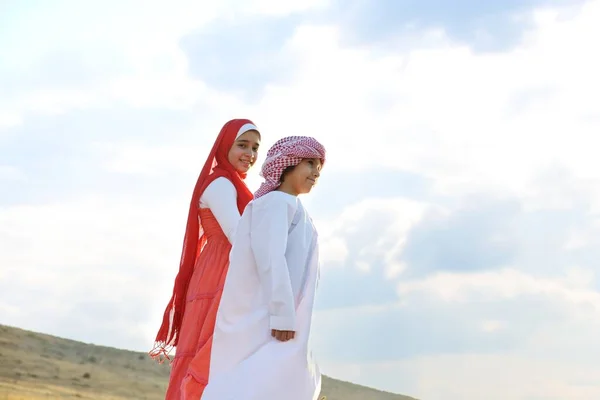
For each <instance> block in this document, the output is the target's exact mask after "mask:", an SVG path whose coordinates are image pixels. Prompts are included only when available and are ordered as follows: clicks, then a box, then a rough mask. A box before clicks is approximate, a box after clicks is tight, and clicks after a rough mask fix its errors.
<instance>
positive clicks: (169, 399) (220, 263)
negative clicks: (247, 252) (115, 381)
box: [150, 119, 260, 400]
mask: <svg viewBox="0 0 600 400" xmlns="http://www.w3.org/2000/svg"><path fill="white" fill-rule="evenodd" d="M259 145H260V133H259V132H258V129H257V128H256V126H255V125H254V123H252V121H250V120H248V119H234V120H231V121H229V122H227V123H226V124H225V125H224V126H223V128H222V129H221V132H220V133H219V136H218V137H217V139H216V141H215V143H214V145H213V148H212V150H211V152H210V154H209V156H208V158H207V160H206V163H205V164H204V167H203V168H202V172H201V173H200V176H199V178H198V181H197V183H196V186H195V188H194V193H193V196H192V201H191V205H190V210H189V214H188V222H187V227H186V232H185V238H184V243H183V251H182V256H181V262H180V266H179V273H178V274H177V277H176V279H175V286H174V290H173V296H172V297H171V300H170V301H169V304H168V306H167V309H166V310H165V313H164V317H163V322H162V326H161V327H160V330H159V332H158V335H157V336H156V343H155V347H154V349H153V350H152V351H151V352H150V355H151V356H152V358H154V359H158V360H159V361H160V360H161V356H165V357H166V358H168V359H169V360H170V358H169V356H168V353H169V351H170V350H171V349H172V348H173V347H177V351H176V355H175V358H174V360H173V361H172V369H171V376H170V381H169V386H168V388H167V394H166V400H180V399H189V398H192V399H199V398H200V396H201V395H202V390H203V388H204V386H205V385H206V382H207V379H208V367H209V359H210V354H211V348H212V334H213V331H214V325H215V317H216V313H217V307H218V304H219V300H220V296H221V291H222V288H223V284H224V281H225V276H226V273H227V268H228V265H229V261H228V260H229V251H230V250H231V242H232V238H233V235H234V233H235V230H236V228H237V224H238V222H239V219H240V215H241V213H242V212H243V211H244V209H245V207H246V205H247V204H248V202H250V200H252V197H253V196H252V192H250V190H249V189H248V187H247V186H246V184H245V183H244V178H245V177H246V173H247V172H248V170H249V169H250V167H252V165H253V164H254V162H255V161H256V156H257V151H258V147H259Z"/></svg>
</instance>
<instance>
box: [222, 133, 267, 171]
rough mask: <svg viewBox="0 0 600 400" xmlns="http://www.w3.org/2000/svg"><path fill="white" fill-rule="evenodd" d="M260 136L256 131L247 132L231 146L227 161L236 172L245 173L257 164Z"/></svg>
mask: <svg viewBox="0 0 600 400" xmlns="http://www.w3.org/2000/svg"><path fill="white" fill-rule="evenodd" d="M259 146H260V135H259V134H258V132H256V131H247V132H244V133H243V134H241V135H240V136H239V137H238V138H237V139H236V140H235V142H234V143H233V146H231V149H230V150H229V154H228V155H227V159H228V160H229V162H230V163H231V165H233V168H235V170H236V171H238V172H241V173H245V172H248V170H249V169H250V167H252V166H253V165H254V163H255V162H256V156H257V154H258V147H259Z"/></svg>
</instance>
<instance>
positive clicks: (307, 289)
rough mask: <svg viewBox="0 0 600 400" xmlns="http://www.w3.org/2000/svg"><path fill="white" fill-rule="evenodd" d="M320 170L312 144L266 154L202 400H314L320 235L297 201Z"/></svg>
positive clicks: (288, 144) (290, 140)
mask: <svg viewBox="0 0 600 400" xmlns="http://www.w3.org/2000/svg"><path fill="white" fill-rule="evenodd" d="M324 162H325V149H324V148H323V146H322V145H321V144H320V143H319V142H317V141H316V140H315V139H313V138H310V137H305V136H292V137H287V138H284V139H281V140H279V141H278V142H277V143H275V145H273V147H272V148H271V149H270V150H269V152H268V153H267V159H266V160H265V163H264V165H263V167H262V172H261V175H262V176H263V177H264V178H265V182H264V183H263V184H262V185H261V187H260V188H259V189H258V191H257V192H256V193H255V198H254V200H253V201H252V202H251V203H250V204H249V205H248V207H246V210H245V211H244V213H243V214H242V218H241V220H240V223H239V225H238V230H237V233H236V236H235V240H234V242H233V247H232V250H231V254H230V265H231V267H230V268H229V272H228V275H227V278H226V280H225V288H224V289H223V296H222V298H221V304H220V306H219V311H218V313H217V322H216V326H215V332H214V337H213V353H212V358H211V361H210V381H209V382H208V385H207V386H206V388H205V390H204V394H203V396H202V397H201V399H202V400H231V399H235V400H277V399H286V400H314V399H316V398H317V396H318V395H319V392H320V390H321V375H320V372H319V369H318V368H317V367H316V365H314V363H312V361H311V360H310V352H309V350H308V339H309V333H310V326H311V317H312V311H313V302H314V296H315V289H316V285H317V278H318V274H319V272H318V270H319V252H318V244H317V231H316V230H315V227H314V225H313V223H312V220H311V218H310V217H309V215H308V213H307V212H306V210H305V209H304V207H303V205H302V203H301V202H300V200H299V199H298V195H299V194H303V193H308V192H310V191H311V189H312V188H313V186H314V185H315V183H316V182H317V179H318V178H319V175H320V173H321V167H322V166H323V164H324Z"/></svg>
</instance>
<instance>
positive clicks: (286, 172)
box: [279, 164, 298, 183]
mask: <svg viewBox="0 0 600 400" xmlns="http://www.w3.org/2000/svg"><path fill="white" fill-rule="evenodd" d="M296 165H298V164H296ZM296 165H290V166H289V167H286V168H285V169H284V170H283V172H282V173H281V178H279V182H280V183H283V181H284V180H285V176H286V175H287V174H289V173H290V172H292V171H293V170H294V168H296Z"/></svg>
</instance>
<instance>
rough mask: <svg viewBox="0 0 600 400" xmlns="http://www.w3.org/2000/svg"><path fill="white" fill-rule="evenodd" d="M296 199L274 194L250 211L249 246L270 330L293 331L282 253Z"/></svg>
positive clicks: (292, 304) (292, 309)
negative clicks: (264, 292)
mask: <svg viewBox="0 0 600 400" xmlns="http://www.w3.org/2000/svg"><path fill="white" fill-rule="evenodd" d="M296 208H297V203H296V199H295V198H293V197H292V196H288V195H286V194H283V193H278V192H274V193H273V194H269V195H268V197H267V196H265V197H264V198H263V199H261V201H259V202H256V203H255V204H254V205H253V207H252V227H251V234H250V242H251V247H252V251H253V253H254V258H255V260H256V265H257V267H258V272H259V277H260V280H261V284H262V285H263V287H264V288H265V289H266V290H267V293H268V295H269V314H270V326H271V329H277V330H282V331H286V330H287V331H293V330H295V325H296V309H295V302H294V295H293V292H292V283H291V280H290V274H289V269H288V265H287V260H286V257H285V252H286V248H287V240H288V229H289V226H290V224H291V223H292V219H293V217H294V214H295V212H296Z"/></svg>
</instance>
